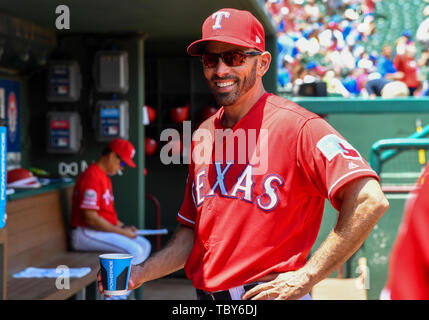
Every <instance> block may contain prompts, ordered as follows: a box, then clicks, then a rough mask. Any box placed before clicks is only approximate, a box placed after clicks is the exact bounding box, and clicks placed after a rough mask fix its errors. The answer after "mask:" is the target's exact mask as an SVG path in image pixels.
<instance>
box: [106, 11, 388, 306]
mask: <svg viewBox="0 0 429 320" xmlns="http://www.w3.org/2000/svg"><path fill="white" fill-rule="evenodd" d="M188 54H190V55H192V56H199V57H200V58H201V61H202V64H203V73H204V76H205V78H206V80H207V82H208V86H209V88H210V90H211V92H212V94H213V95H214V97H215V99H216V101H217V103H218V105H219V106H221V108H220V109H219V110H218V112H217V113H216V114H214V115H213V116H211V117H210V118H209V119H207V120H206V121H205V122H203V123H202V124H201V126H200V127H199V129H198V131H197V132H196V133H195V134H194V136H193V138H192V140H193V143H192V146H191V148H192V150H191V155H192V157H191V163H190V165H189V175H188V179H187V186H186V191H185V197H184V200H183V204H182V206H181V208H180V209H179V212H178V214H177V220H178V222H179V223H180V227H179V228H178V231H177V232H176V234H175V235H174V237H173V238H172V240H171V241H170V242H169V244H168V245H167V246H166V247H165V248H164V249H162V250H160V251H159V252H157V253H156V254H154V255H153V256H152V257H150V258H149V259H148V260H146V261H145V262H143V263H142V264H139V265H137V266H133V267H132V269H131V276H130V281H129V288H131V289H132V288H137V287H139V286H140V285H142V284H143V283H145V282H147V281H150V280H153V279H157V278H160V277H163V276H165V275H168V274H170V273H172V272H174V271H176V270H179V269H181V268H183V267H184V269H185V272H186V275H187V277H188V278H189V279H191V280H192V283H193V285H194V287H195V288H196V290H197V297H198V299H201V300H239V299H256V300H258V299H282V300H283V299H284V300H286V299H309V298H310V297H309V292H310V291H311V288H312V287H313V286H314V285H315V284H316V283H318V282H319V281H321V280H323V279H324V278H326V277H328V276H329V275H330V274H331V273H332V272H333V271H335V270H336V269H338V268H339V267H340V266H341V265H342V264H343V263H344V262H345V261H346V260H347V259H348V258H349V257H350V256H351V255H352V254H353V253H354V252H355V251H356V250H357V249H358V248H359V247H360V246H361V245H362V243H363V242H364V240H365V239H366V238H367V237H368V235H369V233H370V232H371V230H372V228H373V227H374V226H375V224H376V223H377V221H378V219H379V218H380V217H381V216H382V214H383V213H384V212H385V211H386V210H387V208H388V202H387V200H386V198H385V197H384V194H383V192H382V191H381V188H380V184H379V178H378V176H377V174H376V173H375V172H374V171H373V170H372V169H371V167H370V166H369V165H368V163H367V162H366V161H365V160H364V159H363V158H362V156H361V155H360V154H359V152H358V151H357V150H356V149H354V148H353V146H351V145H350V144H349V143H348V142H347V141H346V140H345V139H344V137H342V136H341V135H340V134H339V133H338V132H337V131H336V130H335V129H334V128H332V127H331V126H330V125H329V124H328V123H327V122H326V121H325V120H324V119H322V118H321V117H320V116H318V115H316V114H314V113H311V112H309V111H308V110H306V109H304V108H302V107H300V106H299V105H297V104H295V103H293V102H291V101H289V100H287V99H284V98H282V97H279V96H276V95H273V94H269V93H267V92H266V91H265V89H264V86H263V82H262V78H263V76H264V75H265V74H266V72H267V71H268V69H269V66H270V63H271V54H270V53H269V52H267V51H265V33H264V29H263V26H262V24H261V23H260V22H259V21H258V20H257V19H256V18H255V17H254V16H253V15H252V14H251V13H250V12H248V11H241V10H236V9H230V8H226V9H221V10H218V11H216V12H215V13H213V14H211V15H210V16H209V17H208V18H207V19H206V20H205V22H204V24H203V27H202V39H201V40H198V41H195V42H193V43H192V44H191V45H190V46H189V47H188ZM219 133H222V134H223V135H224V136H223V138H222V139H210V137H211V138H213V137H217V134H219ZM197 136H198V137H200V138H201V139H197ZM207 136H208V137H209V138H207V140H206V138H204V137H207ZM240 136H244V137H245V138H246V140H245V141H250V142H252V141H253V142H254V143H247V144H246V145H248V150H246V149H245V148H243V147H244V144H243V143H241V144H240V143H232V144H231V142H234V140H236V139H235V138H240ZM255 140H256V141H255ZM213 142H214V143H213ZM231 147H232V148H234V149H233V150H231V149H230V148H231ZM223 150H226V153H223ZM257 150H259V152H256V151H257ZM200 151H203V152H200ZM229 151H231V152H229ZM201 154H204V159H200V158H199V157H200V155H201ZM258 154H259V158H258ZM201 160H203V161H201ZM326 199H328V200H329V201H330V203H331V204H332V205H333V207H334V208H335V209H337V210H338V211H339V214H338V220H337V224H336V226H335V227H334V228H333V230H332V231H331V232H330V234H329V235H328V236H327V238H326V240H325V241H324V243H323V244H322V245H321V246H320V247H319V248H318V249H317V250H316V251H315V252H314V253H313V254H312V256H311V257H308V256H309V253H310V250H311V248H312V246H313V245H314V243H315V241H316V238H317V234H318V232H319V228H320V224H321V220H322V215H323V211H324V205H325V200H326ZM98 280H99V290H100V292H101V293H103V292H104V291H103V290H104V288H103V285H102V282H101V280H102V275H101V273H99V275H98Z"/></svg>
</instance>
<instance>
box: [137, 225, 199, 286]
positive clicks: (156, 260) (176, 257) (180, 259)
mask: <svg viewBox="0 0 429 320" xmlns="http://www.w3.org/2000/svg"><path fill="white" fill-rule="evenodd" d="M193 244H194V230H193V229H191V228H188V227H185V226H180V227H179V228H178V230H177V232H176V233H175V234H174V236H173V238H172V239H171V240H170V242H169V243H168V244H167V246H166V247H165V248H163V249H162V250H161V251H159V252H157V253H155V254H154V255H153V256H151V257H150V258H149V259H147V260H146V261H144V262H143V263H141V264H140V265H138V266H137V267H136V273H137V278H136V280H137V279H138V281H137V282H138V284H139V285H140V284H142V283H144V282H147V281H150V280H154V279H158V278H161V277H164V276H166V275H168V274H170V273H173V272H175V271H177V270H180V269H182V268H183V266H184V265H185V262H186V260H187V259H188V257H189V254H190V252H191V249H192V247H193Z"/></svg>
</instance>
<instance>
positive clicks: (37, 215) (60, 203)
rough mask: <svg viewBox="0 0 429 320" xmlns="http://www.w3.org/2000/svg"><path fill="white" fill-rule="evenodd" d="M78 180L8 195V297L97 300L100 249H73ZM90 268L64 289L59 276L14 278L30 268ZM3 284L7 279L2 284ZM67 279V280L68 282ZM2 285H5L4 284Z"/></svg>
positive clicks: (6, 294)
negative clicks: (71, 222)
mask: <svg viewBox="0 0 429 320" xmlns="http://www.w3.org/2000/svg"><path fill="white" fill-rule="evenodd" d="M73 185H74V184H73V183H58V184H51V185H48V186H44V187H42V188H38V189H27V190H18V191H17V192H16V193H15V194H13V195H10V196H8V202H7V206H6V212H7V221H6V227H5V228H3V229H4V230H3V229H2V230H3V233H6V234H7V236H6V243H5V246H4V247H5V248H6V250H5V256H6V259H5V260H6V275H5V278H6V279H5V281H3V286H4V288H3V292H4V294H3V299H7V300H64V299H69V298H76V299H85V298H90V299H95V298H96V297H97V293H96V290H97V288H96V277H97V272H98V269H99V267H98V266H99V262H98V255H99V253H97V252H72V251H70V248H69V227H68V226H69V225H68V222H69V217H70V212H71V195H72V192H73ZM61 265H65V266H67V267H69V268H82V267H89V268H91V271H90V273H89V274H87V275H86V276H84V277H82V278H70V282H69V286H68V288H67V286H66V287H65V288H62V289H58V288H57V285H56V278H20V279H17V278H13V275H14V274H15V273H17V272H20V271H22V270H24V269H26V268H27V267H39V268H57V267H58V266H61ZM0 283H1V282H0ZM64 283H65V282H63V284H64ZM0 289H2V288H0Z"/></svg>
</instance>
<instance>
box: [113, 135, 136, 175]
mask: <svg viewBox="0 0 429 320" xmlns="http://www.w3.org/2000/svg"><path fill="white" fill-rule="evenodd" d="M109 149H110V150H112V151H113V152H115V153H116V154H117V155H118V156H119V157H120V158H121V159H122V160H123V161H124V162H125V163H126V164H127V165H129V166H130V167H133V168H135V167H136V164H135V163H134V161H133V158H134V154H135V153H136V150H135V149H134V147H133V145H132V144H131V142H129V141H128V140H124V139H119V138H116V139H114V140H112V141H111V142H110V143H109Z"/></svg>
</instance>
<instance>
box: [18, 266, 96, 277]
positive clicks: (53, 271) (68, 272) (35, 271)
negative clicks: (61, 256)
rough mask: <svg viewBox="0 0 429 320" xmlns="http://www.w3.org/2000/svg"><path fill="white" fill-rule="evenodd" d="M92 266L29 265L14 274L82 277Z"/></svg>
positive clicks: (22, 275) (19, 275)
mask: <svg viewBox="0 0 429 320" xmlns="http://www.w3.org/2000/svg"><path fill="white" fill-rule="evenodd" d="M90 271H91V268H86V267H85V268H67V269H66V268H58V269H57V268H33V267H29V268H27V269H24V270H22V271H20V272H18V273H15V274H14V275H13V277H14V278H58V277H67V276H68V277H70V278H82V277H84V276H86V275H87V274H88V273H89V272H90Z"/></svg>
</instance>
